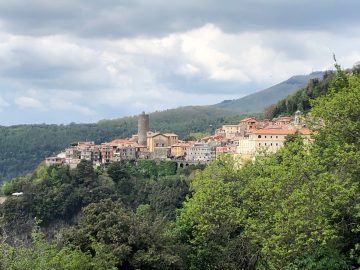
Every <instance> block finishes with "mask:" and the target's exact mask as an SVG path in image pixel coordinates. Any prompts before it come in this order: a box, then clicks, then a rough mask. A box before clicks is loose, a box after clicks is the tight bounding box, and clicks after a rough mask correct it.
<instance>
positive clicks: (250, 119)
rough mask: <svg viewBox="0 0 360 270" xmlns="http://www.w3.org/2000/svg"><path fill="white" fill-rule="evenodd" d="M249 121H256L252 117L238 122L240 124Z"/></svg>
mask: <svg viewBox="0 0 360 270" xmlns="http://www.w3.org/2000/svg"><path fill="white" fill-rule="evenodd" d="M250 121H256V119H255V118H253V117H248V118H244V119H242V120H240V123H244V122H250Z"/></svg>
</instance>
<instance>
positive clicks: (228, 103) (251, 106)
mask: <svg viewBox="0 0 360 270" xmlns="http://www.w3.org/2000/svg"><path fill="white" fill-rule="evenodd" d="M323 74H324V73H323V72H313V73H311V74H309V75H298V76H293V77H291V78H290V79H288V80H286V81H283V82H281V83H279V84H276V85H274V86H271V87H269V88H267V89H264V90H262V91H258V92H255V93H253V94H251V95H248V96H246V97H243V98H239V99H235V100H224V101H223V102H221V103H218V104H215V105H213V106H212V107H215V108H223V109H229V110H233V111H237V112H241V113H252V112H260V111H263V110H264V109H265V108H266V107H268V106H270V105H271V104H273V103H276V102H278V101H279V100H281V99H283V98H285V97H286V96H288V95H289V94H292V93H293V92H294V91H296V90H298V89H300V88H303V87H305V86H306V85H307V83H308V82H309V80H311V79H315V78H321V77H322V76H323Z"/></svg>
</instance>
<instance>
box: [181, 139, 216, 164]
mask: <svg viewBox="0 0 360 270" xmlns="http://www.w3.org/2000/svg"><path fill="white" fill-rule="evenodd" d="M212 156H213V154H212V149H211V147H210V146H209V145H208V144H206V143H195V144H194V145H193V146H191V147H189V148H188V150H187V151H186V158H185V159H186V160H188V161H202V162H209V161H210V160H211V159H212Z"/></svg>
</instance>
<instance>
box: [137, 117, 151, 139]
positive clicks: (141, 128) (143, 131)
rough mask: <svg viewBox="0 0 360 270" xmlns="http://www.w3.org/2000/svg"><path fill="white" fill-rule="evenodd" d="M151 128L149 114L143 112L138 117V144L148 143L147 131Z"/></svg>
mask: <svg viewBox="0 0 360 270" xmlns="http://www.w3.org/2000/svg"><path fill="white" fill-rule="evenodd" d="M149 130H150V129H149V115H148V114H145V112H142V114H140V115H139V117H138V144H140V145H146V144H147V132H148V131H149Z"/></svg>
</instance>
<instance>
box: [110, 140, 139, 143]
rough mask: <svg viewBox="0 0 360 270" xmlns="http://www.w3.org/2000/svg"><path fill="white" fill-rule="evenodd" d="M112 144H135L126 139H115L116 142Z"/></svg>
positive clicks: (113, 141)
mask: <svg viewBox="0 0 360 270" xmlns="http://www.w3.org/2000/svg"><path fill="white" fill-rule="evenodd" d="M110 143H128V144H132V143H134V142H132V141H129V140H125V139H115V140H112V141H111V142H110Z"/></svg>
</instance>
